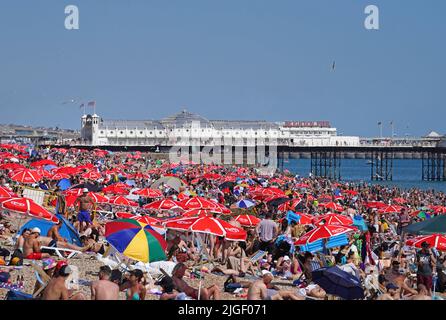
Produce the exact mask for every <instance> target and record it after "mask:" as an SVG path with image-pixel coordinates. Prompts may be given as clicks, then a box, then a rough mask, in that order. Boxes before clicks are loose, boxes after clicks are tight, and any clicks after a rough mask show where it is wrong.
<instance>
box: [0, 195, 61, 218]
mask: <svg viewBox="0 0 446 320" xmlns="http://www.w3.org/2000/svg"><path fill="white" fill-rule="evenodd" d="M0 204H1V206H2V208H3V209H5V210H10V211H13V212H17V213H22V214H27V215H29V216H30V217H33V218H39V219H43V220H47V221H51V222H56V223H57V222H58V221H59V219H57V217H56V216H55V215H53V214H52V213H51V212H49V211H48V210H46V209H45V208H44V207H42V206H40V205H38V204H37V203H35V202H34V201H33V200H31V199H28V198H0Z"/></svg>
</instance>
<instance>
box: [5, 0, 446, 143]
mask: <svg viewBox="0 0 446 320" xmlns="http://www.w3.org/2000/svg"><path fill="white" fill-rule="evenodd" d="M70 4H74V5H77V6H78V8H79V11H80V29H79V30H66V29H65V26H64V21H65V17H66V14H65V13H64V9H65V6H67V5H70ZM369 4H374V5H377V6H378V7H379V9H380V30H366V29H365V27H364V20H365V18H366V14H365V13H364V9H365V7H366V6H367V5H369ZM445 15H446V1H443V0H430V1H414V0H391V1H390V0H305V1H304V0H302V1H300V0H277V1H272V0H249V1H248V0H187V1H186V0H126V1H124V0H119V1H118V0H94V1H93V0H69V1H64V0H41V1H35V0H28V1H25V0H2V1H1V2H0V39H1V46H0V108H1V117H0V123H17V124H26V125H45V126H59V127H64V128H73V129H79V127H80V116H81V115H82V112H81V110H80V108H79V103H74V104H69V103H68V104H62V102H64V101H68V100H70V99H82V100H83V101H89V100H96V102H97V113H98V114H99V115H100V116H102V117H103V118H105V119H160V118H163V117H165V116H168V115H171V114H173V113H175V112H178V111H180V110H181V109H183V108H186V109H188V110H189V111H191V112H195V113H199V114H200V115H202V116H204V117H206V118H208V119H253V120H254V119H261V120H271V121H283V120H329V121H331V123H332V125H333V126H335V127H337V128H338V132H339V133H341V134H344V135H361V136H377V135H378V134H379V129H378V125H377V122H378V121H382V122H383V131H384V134H385V135H390V125H389V123H390V121H392V120H393V121H394V123H395V132H396V133H397V134H398V135H400V136H401V135H404V134H408V133H409V134H412V135H424V134H426V133H428V132H429V131H431V130H435V131H438V132H440V133H446V129H445V126H444V122H445V118H446V105H445V102H444V101H445V95H446V81H445V71H446V38H445V35H446V32H445V31H446V19H445ZM334 60H335V61H336V68H335V70H334V71H333V70H332V69H331V65H332V63H333V61H334Z"/></svg>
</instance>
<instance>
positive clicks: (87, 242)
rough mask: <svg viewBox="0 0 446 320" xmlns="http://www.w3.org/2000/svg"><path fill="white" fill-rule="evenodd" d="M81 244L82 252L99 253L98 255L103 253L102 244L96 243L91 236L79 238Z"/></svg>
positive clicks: (103, 247)
mask: <svg viewBox="0 0 446 320" xmlns="http://www.w3.org/2000/svg"><path fill="white" fill-rule="evenodd" d="M81 242H82V244H83V246H84V247H83V248H84V249H85V250H84V251H90V252H94V253H99V254H104V253H105V246H104V244H103V243H97V242H96V241H95V240H94V239H93V238H92V236H90V237H86V236H82V237H81Z"/></svg>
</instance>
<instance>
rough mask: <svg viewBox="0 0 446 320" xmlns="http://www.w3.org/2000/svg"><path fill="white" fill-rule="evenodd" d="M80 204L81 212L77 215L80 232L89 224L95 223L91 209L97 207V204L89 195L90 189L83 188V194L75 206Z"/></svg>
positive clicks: (75, 202)
mask: <svg viewBox="0 0 446 320" xmlns="http://www.w3.org/2000/svg"><path fill="white" fill-rule="evenodd" d="M78 205H79V213H78V215H77V221H78V222H79V226H78V231H79V233H81V232H84V231H85V230H86V229H87V228H88V227H89V226H91V225H92V224H93V222H92V221H91V216H90V211H91V210H92V209H93V210H95V209H96V204H95V202H94V201H93V199H92V198H90V197H89V196H88V189H87V188H84V189H83V190H82V195H81V196H80V197H78V198H77V199H76V200H75V201H74V207H75V208H76V207H77V206H78Z"/></svg>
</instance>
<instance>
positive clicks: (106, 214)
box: [96, 210, 115, 220]
mask: <svg viewBox="0 0 446 320" xmlns="http://www.w3.org/2000/svg"><path fill="white" fill-rule="evenodd" d="M96 213H97V218H98V219H100V220H113V219H114V218H115V215H114V214H113V212H112V211H104V210H98V211H96Z"/></svg>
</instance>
